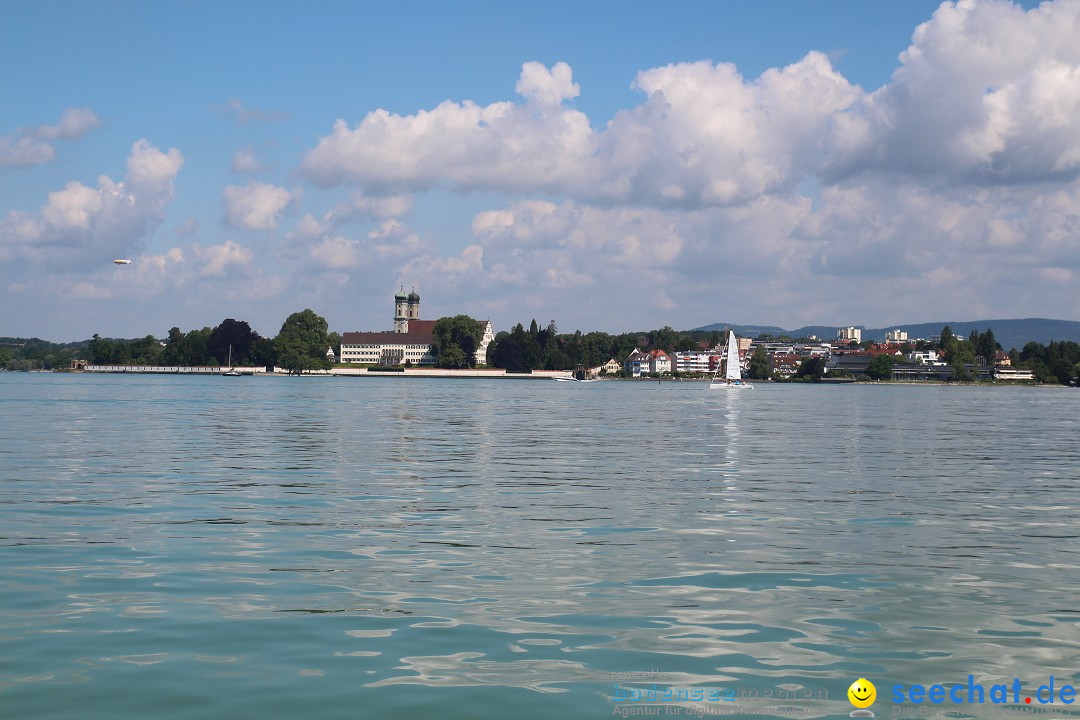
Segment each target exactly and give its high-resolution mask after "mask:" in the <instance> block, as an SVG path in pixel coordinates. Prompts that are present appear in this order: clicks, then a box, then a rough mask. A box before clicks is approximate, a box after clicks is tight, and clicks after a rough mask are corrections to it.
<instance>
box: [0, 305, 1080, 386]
mask: <svg viewBox="0 0 1080 720" xmlns="http://www.w3.org/2000/svg"><path fill="white" fill-rule="evenodd" d="M482 335H483V328H482V326H481V324H480V323H479V322H477V321H475V320H473V319H472V318H469V317H467V316H464V315H458V316H455V317H446V318H441V319H440V320H438V321H437V322H436V323H435V329H434V331H433V342H432V353H433V354H434V355H435V358H436V363H435V364H436V366H437V367H440V368H449V369H466V368H472V367H474V366H475V365H476V362H475V353H476V349H477V348H478V347H480V342H481V338H482ZM723 339H724V332H722V331H720V330H710V331H702V330H696V331H677V330H673V329H672V328H670V327H664V328H661V329H659V330H650V331H646V332H630V333H621V334H610V333H606V332H602V331H594V332H588V333H583V332H581V331H580V330H579V331H576V332H573V333H560V332H559V331H558V328H557V326H556V324H555V321H551V322H550V323H549V324H548V325H547V326H546V327H540V326H538V325H537V323H536V320H532V322H531V323H530V324H529V326H528V327H527V328H526V327H525V326H524V324H522V323H518V324H517V325H515V326H514V327H513V328H512V329H511V330H510V331H500V332H499V333H497V334H496V335H495V340H494V341H493V342H491V343H490V344H489V346H488V349H487V367H489V368H496V369H503V370H506V371H507V372H511V373H523V372H529V371H532V370H560V371H563V370H564V371H570V370H573V369H574V368H575V367H577V366H583V367H586V368H590V367H599V366H602V365H603V364H605V363H607V362H609V361H610V360H612V359H614V360H616V361H617V362H619V363H621V362H622V361H623V360H624V359H625V358H626V357H627V356H628V355H630V353H632V352H633V351H634V350H643V351H650V350H662V351H664V352H665V353H671V354H674V353H678V352H688V351H702V350H707V349H709V348H717V347H719V346H720V344H721V343H722V342H723ZM811 340H815V341H816V339H812V338H791V337H787V336H783V335H780V336H770V335H759V336H758V337H757V338H756V339H755V343H754V347H753V348H752V352H751V353H750V355H749V358H748V362H747V372H746V374H747V376H748V377H749V378H751V379H759V380H762V379H774V380H787V381H795V382H813V381H817V380H820V379H822V378H823V376H824V375H825V367H824V364H825V361H824V359H823V358H821V357H810V358H807V359H806V360H805V361H803V362H801V364H800V365H799V368H798V371H797V372H795V373H792V374H790V375H786V376H780V375H778V374H777V373H776V372H775V370H774V368H773V366H772V364H771V362H770V357H769V355H768V354H767V353H766V351H765V343H766V342H791V343H798V342H800V341H811ZM340 345H341V334H340V333H338V332H331V331H329V328H328V323H327V321H326V320H325V319H324V318H322V317H321V316H319V315H318V314H317V313H315V312H314V311H312V310H310V309H305V310H302V311H299V312H295V313H293V314H291V315H289V317H288V318H286V320H285V321H284V322H283V323H282V326H281V329H280V331H279V332H278V334H277V335H276V336H274V337H273V338H267V337H262V336H260V335H259V334H258V333H257V332H255V331H254V330H252V329H251V327H250V325H249V324H248V323H247V322H245V321H242V320H234V319H232V318H229V319H226V320H224V321H222V322H221V324H219V325H218V326H217V327H214V328H210V327H204V328H201V329H194V330H189V331H187V332H183V331H182V330H181V329H180V328H178V327H173V328H171V329H170V330H169V332H168V334H167V336H166V337H165V338H163V339H160V340H159V339H158V338H156V337H154V336H153V335H147V336H146V337H143V338H134V339H116V338H103V337H100V336H99V335H97V334H95V335H94V336H93V337H92V338H91V339H89V340H84V341H80V342H74V343H52V342H48V341H45V340H39V339H36V338H34V339H21V338H0V368H3V369H5V370H9V371H32V370H66V369H69V368H71V367H72V365H73V362H74V361H85V362H87V363H89V364H92V365H130V366H134V365H143V366H179V367H199V366H201V367H205V366H221V365H225V364H226V363H227V362H228V361H229V360H230V355H231V364H232V365H235V366H247V367H252V366H255V367H270V368H272V367H278V368H282V369H285V370H286V371H288V372H295V373H301V372H310V371H318V370H329V369H330V368H332V367H334V363H333V362H332V361H331V359H330V357H329V356H328V354H327V350H331V351H332V352H333V353H334V354H335V355H340ZM874 345H876V343H873V342H871V341H867V342H865V343H850V344H848V345H847V346H846V347H845V348H844V349H843V351H844V352H858V351H859V350H860V348H865V349H870V348H872V347H873V346H874ZM897 349H898V350H900V351H901V352H910V351H924V350H931V349H932V350H935V351H937V353H938V354H939V356H940V357H941V358H942V360H943V361H944V362H945V363H946V364H947V365H948V366H949V368H951V373H950V376H949V379H951V380H955V381H970V380H972V379H973V377H972V374H971V368H972V367H973V366H977V365H978V364H979V363H980V362H983V363H986V362H991V363H992V362H993V359H992V358H993V357H994V355H995V354H999V355H1000V354H1001V353H1003V352H1004V349H1003V348H1002V347H1001V345H1000V343H997V342H996V341H995V339H994V335H993V330H992V329H987V330H986V331H985V332H983V333H979V332H976V331H973V332H972V333H971V335H970V336H969V337H968V338H966V339H965V338H962V337H958V336H956V335H954V334H953V333H952V332H951V331H950V330H949V328H948V326H945V327H944V328H942V332H941V334H940V336H938V337H937V338H934V339H933V340H932V341H927V340H918V341H912V342H910V343H901V344H899V345H898V347H897ZM1007 357H1008V360H1009V362H1010V364H1011V365H1012V366H1013V367H1018V368H1026V369H1029V370H1031V373H1032V376H1033V378H1034V381H1035V382H1038V383H1049V384H1070V383H1076V382H1077V377H1078V376H1080V345H1078V344H1077V343H1076V342H1073V341H1064V342H1054V341H1051V342H1050V343H1049V344H1043V343H1039V342H1029V343H1027V344H1026V345H1025V346H1024V347H1023V348H1019V349H1017V348H1011V349H1009V350H1008V352H1007ZM894 361H895V356H893V355H891V354H878V355H875V356H874V357H873V359H872V360H871V362H870V365H869V367H868V369H867V372H866V377H867V378H868V379H874V380H887V379H888V378H889V377H890V376H891V370H892V364H893V362H894ZM406 365H408V363H407V364H406ZM340 367H353V366H351V365H342V366H340ZM388 369H389V368H388ZM605 374H609V373H606V372H605ZM610 374H612V375H622V374H625V371H622V370H620V371H619V372H616V373H610ZM666 374H670V375H671V376H673V377H680V376H689V375H688V374H686V373H680V372H679V371H677V370H676V371H673V372H670V373H666Z"/></svg>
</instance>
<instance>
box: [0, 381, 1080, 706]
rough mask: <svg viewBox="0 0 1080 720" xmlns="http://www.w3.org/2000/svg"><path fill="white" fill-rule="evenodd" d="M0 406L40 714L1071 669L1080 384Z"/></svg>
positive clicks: (426, 391)
mask: <svg viewBox="0 0 1080 720" xmlns="http://www.w3.org/2000/svg"><path fill="white" fill-rule="evenodd" d="M567 386H570V387H567ZM0 399H3V401H4V408H5V415H6V417H8V418H18V422H5V423H3V425H2V426H0V469H2V470H3V473H2V478H3V483H4V485H3V492H2V495H0V503H2V504H0V563H2V567H3V572H4V577H5V583H4V584H3V585H0V636H3V638H4V640H5V651H4V656H5V658H6V660H7V661H6V662H5V663H4V664H3V665H2V666H0V693H2V694H3V698H2V699H3V700H4V702H5V706H6V707H10V708H12V713H13V716H26V717H47V716H57V717H59V716H63V715H64V713H63V712H62V711H60V710H59V708H62V707H78V708H80V713H79V714H80V716H81V717H91V718H95V717H101V718H104V717H110V718H115V717H117V716H120V717H125V716H132V717H134V716H137V715H138V716H142V715H150V714H152V715H153V716H155V717H161V716H168V715H170V714H172V715H176V716H177V717H180V716H184V717H188V716H190V715H191V712H192V711H191V709H192V708H193V707H199V708H203V709H207V708H211V710H209V714H210V715H213V716H225V715H231V714H239V715H242V716H256V715H258V716H283V715H284V716H288V715H293V714H301V713H304V714H309V713H310V707H311V705H312V703H318V707H319V708H320V711H319V715H320V717H322V716H327V717H338V716H340V717H349V718H355V717H356V716H357V710H356V708H357V707H358V706H360V705H362V706H363V707H364V708H365V710H364V715H365V716H371V717H419V716H424V715H430V716H437V717H462V718H466V717H468V718H474V717H505V716H506V714H507V712H508V710H511V709H512V711H513V714H514V715H516V716H520V717H536V718H544V717H552V716H558V715H562V716H566V717H602V716H608V715H611V713H612V709H613V707H614V704H613V698H612V692H613V688H614V682H613V678H615V677H619V676H617V675H615V674H625V673H635V672H636V673H644V672H647V671H648V672H654V673H657V674H658V675H657V676H656V677H659V678H660V683H661V684H662V685H666V686H672V685H678V686H682V687H734V688H736V689H738V690H739V691H740V694H739V702H738V703H737V705H738V707H739V708H741V711H743V712H745V713H747V714H749V713H753V712H756V713H763V714H766V715H767V714H779V715H783V713H782V712H780V711H777V710H775V707H776V701H775V699H783V700H784V701H785V702H786V703H787V705H788V706H790V707H795V708H796V709H797V710H798V712H799V714H800V715H802V716H824V715H828V714H840V713H843V714H846V713H847V712H848V711H849V710H850V706H849V705H848V704H847V701H846V698H845V694H844V693H845V692H846V688H847V686H848V685H849V684H850V683H851V681H852V680H853V679H854V678H857V677H869V678H871V679H873V680H874V682H876V683H877V685H878V692H879V698H882V699H885V698H887V695H888V693H887V692H885V691H884V690H883V688H888V687H889V686H890V685H891V684H893V683H905V684H910V683H914V682H920V683H927V684H929V683H932V682H953V681H966V678H967V676H968V675H969V674H972V675H974V676H975V677H976V678H978V679H979V681H980V682H983V683H984V684H991V683H993V682H997V681H1001V682H1011V681H1012V678H1014V677H1015V678H1020V679H1021V681H1022V682H1023V683H1024V684H1025V687H1031V688H1032V689H1034V688H1035V687H1037V686H1038V685H1040V684H1043V683H1044V682H1046V681H1047V679H1048V678H1049V676H1051V675H1053V676H1054V677H1055V678H1060V679H1061V680H1060V682H1068V680H1065V678H1070V679H1073V680H1075V679H1076V678H1075V673H1076V668H1077V666H1078V663H1077V662H1076V660H1077V652H1076V647H1077V642H1076V641H1077V638H1076V627H1077V623H1076V620H1077V618H1078V617H1080V615H1078V614H1077V608H1076V603H1075V601H1074V599H1073V593H1072V589H1073V583H1072V580H1071V578H1072V575H1073V574H1074V572H1075V570H1076V563H1077V551H1078V550H1080V543H1078V542H1077V533H1076V532H1075V530H1074V529H1073V528H1074V526H1075V522H1074V518H1073V517H1072V516H1073V508H1074V507H1075V506H1076V504H1077V500H1078V499H1080V498H1078V497H1077V492H1078V491H1077V489H1076V487H1075V482H1074V481H1075V476H1076V469H1077V468H1078V467H1080V450H1077V449H1076V448H1077V445H1076V443H1075V442H1074V439H1075V436H1076V430H1077V425H1078V422H1080V421H1078V419H1077V418H1078V417H1080V414H1078V413H1077V410H1078V409H1080V393H1076V392H1074V391H1073V392H1070V391H1067V390H1064V389H1060V390H1059V389H1053V390H1049V389H1047V390H1043V389H985V388H943V387H935V388H920V387H854V386H848V387H842V388H831V387H830V388H820V387H796V386H770V385H767V384H765V385H759V386H758V387H757V388H756V389H755V390H754V391H752V392H719V391H712V392H710V391H708V390H707V389H706V386H705V385H702V384H696V383H666V384H650V383H617V382H611V383H595V384H592V385H577V386H575V385H573V384H570V383H546V382H507V381H503V382H499V381H476V382H443V381H435V380H423V381H403V380H402V379H377V380H376V379H349V378H304V379H298V378H250V379H241V380H240V381H239V382H237V381H235V380H233V381H229V380H226V379H222V378H214V377H207V378H195V377H191V378H187V377H177V378H128V377H75V376H48V375H43V376H30V377H28V376H25V375H22V376H15V375H0ZM619 682H621V684H622V686H624V687H645V686H647V685H648V683H645V682H644V681H640V680H639V681H638V682H636V683H635V682H634V681H633V680H630V681H627V680H626V679H625V676H623V679H622V680H619ZM751 690H752V691H753V692H751ZM766 691H768V692H771V693H772V694H771V696H767V695H765V694H764V693H765V692H766ZM800 693H802V694H800ZM104 697H109V698H120V699H118V700H116V701H115V702H112V701H110V703H103V702H101V700H100V699H101V698H104ZM770 697H771V698H773V699H769V698H770ZM880 702H881V700H879V703H880ZM695 708H697V709H698V710H700V707H698V706H695V705H694V704H693V703H690V704H685V703H684V709H686V710H688V711H690V710H694V709H695ZM770 708H773V709H772V710H770ZM886 711H887V710H886ZM789 715H790V713H789ZM879 715H880V713H879Z"/></svg>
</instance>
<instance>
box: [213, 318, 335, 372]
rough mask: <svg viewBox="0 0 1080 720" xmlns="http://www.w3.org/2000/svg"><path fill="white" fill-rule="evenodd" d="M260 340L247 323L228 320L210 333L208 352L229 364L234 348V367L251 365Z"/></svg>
mask: <svg viewBox="0 0 1080 720" xmlns="http://www.w3.org/2000/svg"><path fill="white" fill-rule="evenodd" d="M258 339H259V334H258V333H257V332H255V331H254V330H252V329H251V326H250V325H248V324H247V323H246V322H244V321H242V320H233V319H232V318H228V319H226V320H223V321H222V323H221V324H220V325H218V326H217V327H216V328H214V329H213V330H212V331H210V336H209V337H208V338H207V339H206V351H207V353H208V354H210V355H212V356H213V357H216V358H217V359H219V360H221V361H223V362H229V349H230V348H232V363H233V365H248V364H250V363H251V348H252V346H253V345H254V344H255V341H256V340H258ZM324 352H325V351H324Z"/></svg>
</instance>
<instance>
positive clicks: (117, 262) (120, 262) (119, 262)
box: [113, 260, 131, 265]
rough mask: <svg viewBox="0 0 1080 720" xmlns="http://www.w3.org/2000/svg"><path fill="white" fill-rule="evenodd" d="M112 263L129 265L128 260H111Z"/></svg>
mask: <svg viewBox="0 0 1080 720" xmlns="http://www.w3.org/2000/svg"><path fill="white" fill-rule="evenodd" d="M113 263H115V264H116V265H130V264H131V261H130V260H113Z"/></svg>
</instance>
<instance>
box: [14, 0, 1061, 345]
mask: <svg viewBox="0 0 1080 720" xmlns="http://www.w3.org/2000/svg"><path fill="white" fill-rule="evenodd" d="M667 5H668V4H664V3H655V2H634V1H628V0H618V1H612V2H603V1H599V0H598V1H597V2H589V3H580V2H549V1H545V2H541V3H515V2H503V1H499V2H467V1H463V2H460V3H435V2H398V3H375V2H368V3H364V2H318V3H296V2H225V3H218V2H198V1H184V2H180V1H177V2H165V1H163V2H124V1H119V0H118V1H116V2H104V1H102V2H85V1H80V2H48V3H42V2H37V1H36V0H35V1H24V0H6V1H5V2H3V3H0V335H14V336H39V337H44V338H47V339H51V340H56V341H69V340H77V339H84V338H87V337H89V336H90V335H91V334H93V333H95V332H97V333H100V334H101V335H103V336H113V337H133V336H142V335H146V334H148V333H152V334H154V335H157V336H159V337H160V336H163V335H165V334H166V333H167V331H168V329H169V328H170V327H172V326H174V325H177V326H180V327H181V328H182V329H183V330H189V329H191V328H193V327H203V326H214V325H217V324H218V323H220V322H221V321H222V320H223V319H225V318H227V317H232V318H236V319H241V320H247V321H248V322H250V323H251V325H252V326H253V327H254V328H255V329H256V330H258V331H259V332H260V333H262V334H264V335H274V334H276V332H277V330H278V329H279V327H280V325H281V322H282V321H283V320H284V319H285V317H286V316H287V315H288V314H289V313H291V312H293V311H296V310H300V309H303V308H305V307H310V308H312V309H313V310H315V311H316V312H318V313H319V314H321V315H322V316H324V317H326V318H327V320H329V322H330V326H331V329H335V330H339V331H346V330H381V329H389V327H390V326H391V324H392V322H391V315H392V296H393V294H394V292H395V291H396V290H397V289H398V287H399V286H402V285H403V286H404V287H405V288H406V289H411V288H413V287H415V288H416V290H417V291H418V292H419V293H420V294H421V296H422V298H423V303H422V306H421V309H422V316H423V317H425V318H437V317H440V316H443V315H448V314H459V313H467V314H470V315H473V316H474V317H479V318H490V319H491V320H492V321H493V322H494V324H495V327H496V329H509V327H510V325H511V324H512V323H515V322H519V321H524V322H526V323H527V322H528V321H529V319H531V318H536V319H537V320H538V322H540V323H541V324H546V323H547V322H548V321H549V320H552V319H554V320H555V321H556V323H557V324H558V326H559V328H560V329H561V330H563V331H571V330H574V329H582V330H586V331H588V330H596V329H602V330H608V331H613V332H615V331H617V332H621V331H628V330H635V329H648V328H655V327H660V326H663V325H671V326H673V327H675V328H680V329H681V328H691V327H696V326H699V325H703V324H707V323H710V322H717V321H726V322H737V323H758V324H771V325H780V326H784V327H789V328H794V327H798V326H800V325H804V324H818V323H820V324H837V325H841V324H842V325H848V324H862V325H868V326H884V325H892V324H897V323H903V322H924V321H926V322H929V321H938V320H974V319H981V318H991V317H1029V316H1039V317H1051V318H1063V319H1080V290H1078V287H1080V41H1078V40H1077V38H1080V0H1057V1H1056V2H1047V3H1043V4H1041V5H1037V4H1035V3H1025V4H1016V3H1008V2H993V1H987V2H973V1H969V0H961V1H960V2H956V3H950V2H946V3H944V4H941V5H940V6H939V5H938V4H937V3H933V2H922V1H921V0H907V1H905V2H895V3H853V2H847V1H844V2H840V1H834V2H830V1H828V0H823V1H822V2H813V3H808V2H802V1H801V0H800V1H796V0H790V1H785V2H779V1H775V0H765V1H763V0H755V2H746V3H735V2H715V1H712V0H709V1H707V2H680V3H673V4H670V5H671V7H669V6H667ZM116 258H130V259H131V260H132V263H131V264H130V265H126V266H120V265H114V264H113V262H112V261H113V260H114V259H116Z"/></svg>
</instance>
